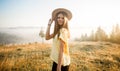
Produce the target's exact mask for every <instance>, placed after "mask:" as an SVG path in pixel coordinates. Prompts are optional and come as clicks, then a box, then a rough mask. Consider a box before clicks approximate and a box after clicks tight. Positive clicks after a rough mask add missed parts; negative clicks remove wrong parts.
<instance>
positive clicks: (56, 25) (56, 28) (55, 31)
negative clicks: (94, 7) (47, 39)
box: [54, 12, 70, 37]
mask: <svg viewBox="0 0 120 71" xmlns="http://www.w3.org/2000/svg"><path fill="white" fill-rule="evenodd" d="M58 14H63V16H64V23H63V25H59V24H58V21H57V16H58ZM61 28H66V29H67V30H68V32H69V28H68V19H67V14H66V13H65V12H59V13H57V14H56V17H55V26H54V37H55V36H56V34H58V37H59V35H60V29H61ZM69 36H70V34H69Z"/></svg>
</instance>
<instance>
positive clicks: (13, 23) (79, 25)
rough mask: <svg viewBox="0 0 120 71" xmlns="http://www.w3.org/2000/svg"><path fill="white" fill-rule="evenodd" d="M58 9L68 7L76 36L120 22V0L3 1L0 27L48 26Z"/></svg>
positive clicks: (1, 3)
mask: <svg viewBox="0 0 120 71" xmlns="http://www.w3.org/2000/svg"><path fill="white" fill-rule="evenodd" d="M56 8H66V9H69V10H70V11H71V12H72V14H73V17H72V19H71V20H70V21H69V27H70V31H71V32H72V34H73V36H79V35H80V34H82V33H83V34H84V33H88V34H90V33H91V31H92V30H96V29H97V28H98V27H99V26H100V27H102V29H104V30H105V32H107V33H109V32H110V31H111V30H112V27H113V26H114V25H116V24H120V10H119V9H120V0H0V27H19V26H23V27H44V28H46V27H47V24H48V20H49V19H50V18H51V13H52V11H53V10H54V9H56Z"/></svg>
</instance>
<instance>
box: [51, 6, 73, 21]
mask: <svg viewBox="0 0 120 71" xmlns="http://www.w3.org/2000/svg"><path fill="white" fill-rule="evenodd" d="M59 12H65V13H66V14H67V18H68V20H71V18H72V13H71V12H70V11H69V10H67V9H64V8H57V9H55V10H54V11H53V12H52V19H53V20H55V16H56V14H57V13H59Z"/></svg>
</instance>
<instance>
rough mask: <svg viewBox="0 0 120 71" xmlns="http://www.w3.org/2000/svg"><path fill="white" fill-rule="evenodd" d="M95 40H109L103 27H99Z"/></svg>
mask: <svg viewBox="0 0 120 71" xmlns="http://www.w3.org/2000/svg"><path fill="white" fill-rule="evenodd" d="M95 40H96V41H107V35H106V33H105V31H104V30H103V29H101V27H98V29H97V31H96V33H95Z"/></svg>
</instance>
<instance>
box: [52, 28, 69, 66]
mask: <svg viewBox="0 0 120 71" xmlns="http://www.w3.org/2000/svg"><path fill="white" fill-rule="evenodd" d="M60 39H61V40H62V41H63V42H64V43H65V45H64V48H63V59H62V65H63V66H66V65H69V64H70V55H69V48H68V31H67V29H65V28H62V29H60V36H59V37H58V36H57V35H56V36H55V37H54V38H53V45H52V49H51V55H50V58H51V59H52V60H53V61H54V62H56V63H58V56H59V47H60Z"/></svg>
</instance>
